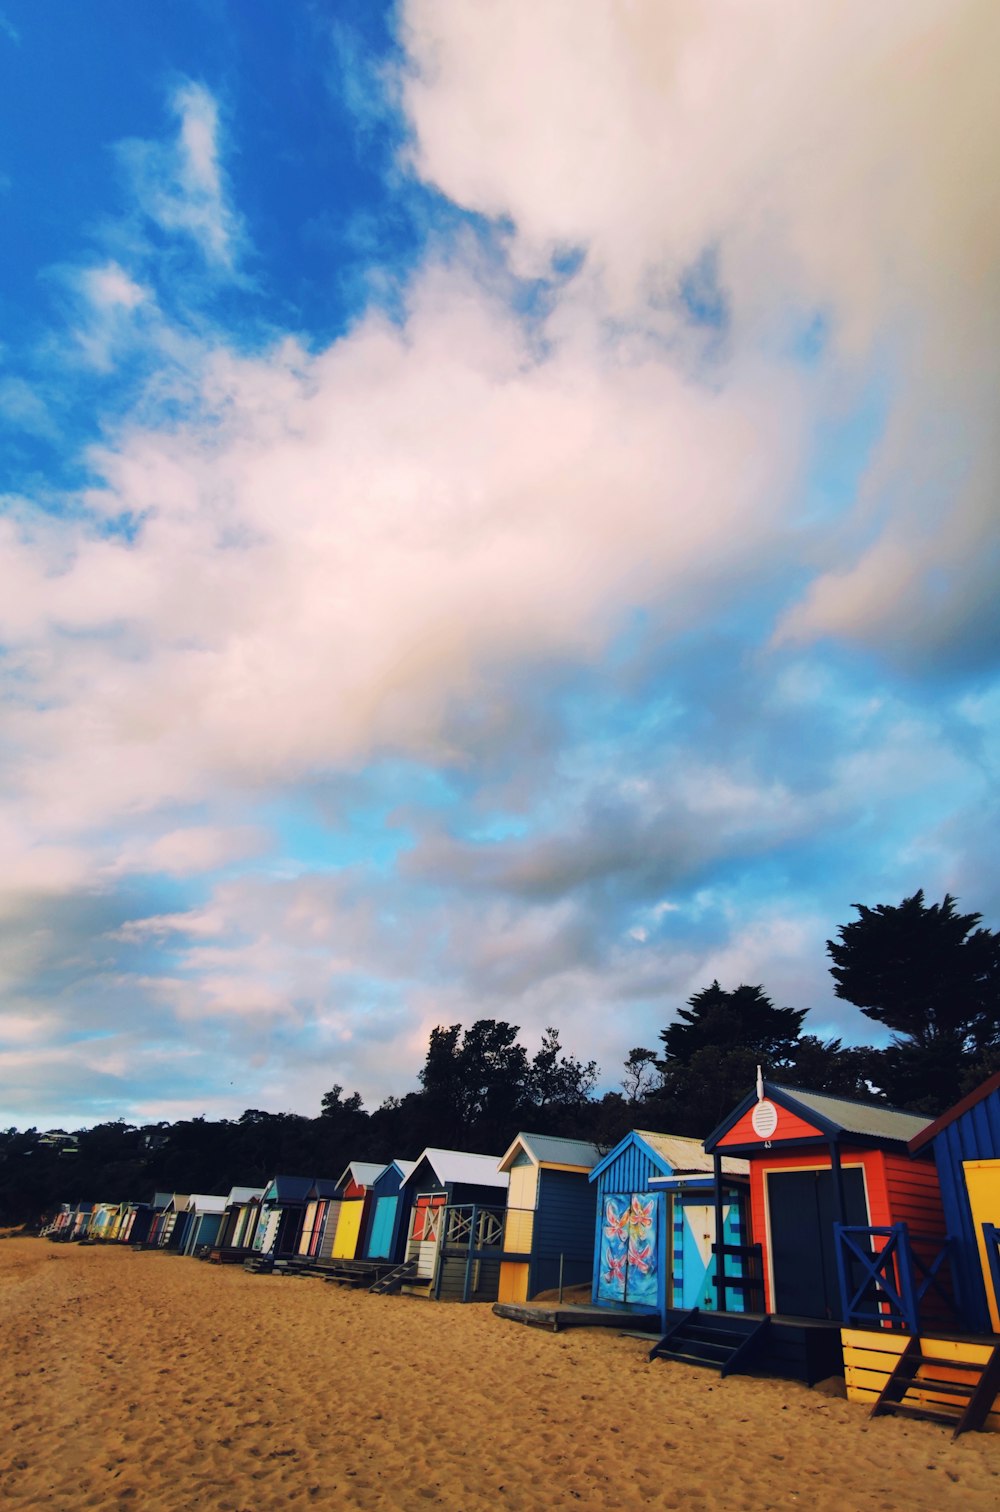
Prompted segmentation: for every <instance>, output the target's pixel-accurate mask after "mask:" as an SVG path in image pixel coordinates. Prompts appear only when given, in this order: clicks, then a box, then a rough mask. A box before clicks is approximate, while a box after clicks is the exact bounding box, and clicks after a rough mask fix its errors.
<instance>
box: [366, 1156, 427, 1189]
mask: <svg viewBox="0 0 1000 1512" xmlns="http://www.w3.org/2000/svg"><path fill="white" fill-rule="evenodd" d="M416 1169H417V1162H416V1161H415V1160H390V1161H389V1164H388V1165H386V1166H383V1167H382V1169H381V1171H380V1172H379V1174H378V1176H377V1177H376V1178H375V1179H376V1181H381V1179H382V1177H383V1176H384V1175H385V1174H386V1172H387V1171H396V1172H397V1173H398V1175H399V1184H400V1186H402V1184H403V1182H404V1181H405V1180H406V1178H407V1176H412V1174H413V1172H414V1171H415V1170H416Z"/></svg>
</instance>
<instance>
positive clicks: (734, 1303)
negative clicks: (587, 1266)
mask: <svg viewBox="0 0 1000 1512" xmlns="http://www.w3.org/2000/svg"><path fill="white" fill-rule="evenodd" d="M747 1173H748V1167H747V1164H746V1161H745V1160H743V1159H742V1158H739V1157H734V1156H727V1157H726V1159H725V1160H724V1161H723V1162H722V1170H721V1176H722V1181H723V1186H722V1192H721V1203H722V1218H723V1225H722V1226H723V1234H724V1242H725V1244H726V1245H727V1246H730V1247H733V1248H739V1247H740V1246H741V1245H742V1241H743V1236H744V1232H745V1211H746V1207H745V1192H746V1183H747ZM589 1179H590V1182H591V1183H592V1185H593V1187H594V1188H595V1195H596V1199H597V1201H596V1240H594V1239H593V1237H592V1248H591V1276H592V1300H593V1304H594V1306H595V1307H612V1308H615V1309H619V1310H623V1311H627V1312H632V1313H637V1314H647V1315H653V1314H655V1315H658V1316H659V1317H660V1319H661V1320H663V1321H664V1322H665V1321H666V1319H667V1318H668V1316H669V1314H670V1310H671V1309H673V1308H674V1307H679V1308H683V1309H691V1308H701V1309H712V1308H715V1307H716V1306H717V1305H718V1302H717V1297H716V1292H715V1271H714V1262H713V1247H714V1245H715V1222H716V1212H717V1203H716V1201H715V1178H714V1165H713V1161H712V1159H711V1157H710V1156H709V1155H707V1154H706V1153H705V1150H704V1148H703V1146H702V1144H701V1141H700V1140H697V1139H688V1138H685V1137H683V1136H681V1135H677V1134H660V1133H656V1132H654V1131H653V1130H650V1129H633V1130H632V1131H631V1133H629V1134H626V1135H625V1137H624V1138H623V1139H621V1140H620V1141H619V1143H618V1144H617V1145H616V1146H615V1147H614V1149H613V1150H611V1151H610V1152H609V1153H608V1154H607V1155H606V1156H605V1157H604V1159H603V1160H602V1161H600V1162H599V1163H598V1164H597V1165H595V1166H594V1168H593V1170H592V1171H591V1172H590V1177H589ZM592 1236H593V1230H592ZM726 1274H727V1277H728V1278H729V1279H730V1280H731V1282H733V1283H737V1282H738V1281H739V1279H740V1277H741V1274H742V1272H741V1269H740V1266H739V1264H738V1262H737V1261H736V1258H735V1257H733V1261H732V1263H731V1264H730V1265H728V1266H727V1272H726ZM728 1301H729V1306H730V1309H731V1310H732V1311H741V1310H742V1307H743V1302H742V1294H741V1291H740V1288H739V1287H738V1285H736V1284H733V1285H731V1286H730V1287H729V1288H728Z"/></svg>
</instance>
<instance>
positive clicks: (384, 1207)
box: [368, 1197, 399, 1260]
mask: <svg viewBox="0 0 1000 1512" xmlns="http://www.w3.org/2000/svg"><path fill="white" fill-rule="evenodd" d="M398 1201H399V1198H398V1197H380V1198H379V1200H378V1202H376V1204H375V1216H374V1218H373V1219H372V1236H371V1239H370V1240H369V1241H368V1257H369V1259H371V1260H387V1259H388V1258H389V1255H390V1253H391V1251H392V1226H393V1223H394V1222H395V1218H396V1204H397V1203H398Z"/></svg>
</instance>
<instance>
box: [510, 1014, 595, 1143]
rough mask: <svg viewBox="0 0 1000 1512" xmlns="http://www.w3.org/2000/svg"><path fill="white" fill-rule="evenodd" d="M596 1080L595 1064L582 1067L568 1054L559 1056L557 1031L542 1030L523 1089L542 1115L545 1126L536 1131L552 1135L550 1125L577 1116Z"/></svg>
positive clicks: (560, 1053)
mask: <svg viewBox="0 0 1000 1512" xmlns="http://www.w3.org/2000/svg"><path fill="white" fill-rule="evenodd" d="M596 1081H597V1062H596V1061H587V1063H586V1065H584V1064H583V1063H582V1062H581V1061H578V1060H576V1058H575V1057H574V1056H572V1055H563V1053H562V1045H561V1044H560V1043H559V1031H558V1029H553V1028H548V1029H546V1031H545V1033H544V1034H543V1035H542V1044H541V1049H540V1050H538V1052H537V1053H536V1054H535V1056H534V1057H533V1058H532V1061H531V1065H530V1066H529V1068H528V1078H527V1087H526V1091H527V1095H528V1098H529V1099H530V1101H531V1102H532V1103H533V1104H534V1107H535V1108H536V1109H538V1110H540V1111H542V1112H543V1113H544V1115H545V1116H544V1117H543V1119H542V1121H543V1122H544V1123H545V1124H546V1125H547V1127H546V1128H545V1129H542V1130H540V1132H541V1133H552V1132H554V1130H553V1128H552V1127H551V1125H552V1124H553V1123H556V1124H559V1125H560V1127H561V1126H562V1125H563V1122H564V1120H565V1118H566V1117H567V1116H572V1115H573V1114H574V1113H579V1111H580V1110H581V1109H582V1108H583V1107H584V1106H585V1105H586V1104H587V1103H588V1102H589V1101H590V1095H591V1093H592V1092H593V1090H594V1084H595V1082H596ZM535 1123H536V1125H537V1123H538V1120H537V1119H536V1120H535Z"/></svg>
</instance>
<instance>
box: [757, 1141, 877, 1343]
mask: <svg viewBox="0 0 1000 1512" xmlns="http://www.w3.org/2000/svg"><path fill="white" fill-rule="evenodd" d="M843 1176H844V1204H845V1207H846V1209H847V1213H846V1219H847V1222H848V1223H856V1224H867V1223H868V1204H867V1202H866V1201H865V1179H864V1174H863V1172H861V1171H859V1170H857V1169H855V1170H845V1171H844V1173H843ZM767 1188H768V1209H769V1211H770V1217H771V1270H772V1274H773V1277H774V1302H773V1307H774V1311H775V1312H776V1313H787V1314H788V1315H789V1316H790V1317H793V1318H839V1317H840V1314H841V1300H840V1282H839V1280H838V1278H837V1255H836V1250H835V1248H834V1239H833V1225H834V1224H835V1223H836V1221H837V1197H836V1191H835V1188H834V1181H833V1172H832V1171H829V1170H826V1171H769V1172H768V1173H767Z"/></svg>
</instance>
